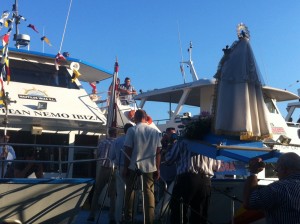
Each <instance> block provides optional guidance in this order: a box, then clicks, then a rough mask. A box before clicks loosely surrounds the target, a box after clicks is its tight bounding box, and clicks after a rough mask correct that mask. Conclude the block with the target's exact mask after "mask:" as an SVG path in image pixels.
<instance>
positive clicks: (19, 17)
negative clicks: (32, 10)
mask: <svg viewBox="0 0 300 224" xmlns="http://www.w3.org/2000/svg"><path fill="white" fill-rule="evenodd" d="M18 20H24V21H26V18H25V17H24V16H21V15H18Z"/></svg>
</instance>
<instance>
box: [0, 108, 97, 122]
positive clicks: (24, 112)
mask: <svg viewBox="0 0 300 224" xmlns="http://www.w3.org/2000/svg"><path fill="white" fill-rule="evenodd" d="M0 113H1V114H3V115H5V113H6V110H5V108H1V109H0ZM7 114H8V115H21V116H35V117H47V118H69V119H76V120H89V121H97V120H100V119H99V118H98V117H97V116H93V115H82V114H67V113H54V112H47V111H29V110H14V109H8V111H7Z"/></svg>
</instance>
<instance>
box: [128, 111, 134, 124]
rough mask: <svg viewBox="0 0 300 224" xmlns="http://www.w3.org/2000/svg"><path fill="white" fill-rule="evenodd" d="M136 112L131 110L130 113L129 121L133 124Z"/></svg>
mask: <svg viewBox="0 0 300 224" xmlns="http://www.w3.org/2000/svg"><path fill="white" fill-rule="evenodd" d="M134 114H135V110H131V111H129V112H128V119H129V120H130V121H132V122H133V118H134Z"/></svg>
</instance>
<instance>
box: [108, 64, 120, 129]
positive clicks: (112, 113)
mask: <svg viewBox="0 0 300 224" xmlns="http://www.w3.org/2000/svg"><path fill="white" fill-rule="evenodd" d="M118 72H119V63H118V58H116V62H115V66H114V75H113V81H112V84H111V85H112V88H111V92H110V100H109V106H108V113H107V134H108V129H109V128H111V127H114V128H115V127H117V113H116V89H115V88H116V82H117V79H118Z"/></svg>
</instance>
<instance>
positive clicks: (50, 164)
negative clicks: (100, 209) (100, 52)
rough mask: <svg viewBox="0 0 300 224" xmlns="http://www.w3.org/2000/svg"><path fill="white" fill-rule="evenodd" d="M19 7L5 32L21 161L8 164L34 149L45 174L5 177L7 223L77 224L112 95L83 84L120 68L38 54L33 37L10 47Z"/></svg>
mask: <svg viewBox="0 0 300 224" xmlns="http://www.w3.org/2000/svg"><path fill="white" fill-rule="evenodd" d="M13 9H15V11H14V12H13V13H12V15H13V17H11V18H10V17H2V19H3V18H5V19H10V21H11V23H10V26H9V27H8V29H5V28H4V27H3V28H2V30H1V32H4V35H3V36H2V39H3V47H2V48H1V50H2V52H3V53H2V55H1V65H2V66H1V71H2V72H1V80H0V81H1V84H0V85H1V91H0V92H1V93H0V96H1V97H0V104H1V105H0V132H1V133H2V135H3V134H4V135H7V134H9V136H10V142H9V143H7V142H4V143H1V146H2V145H7V144H9V145H11V146H12V147H13V148H14V150H15V152H16V155H17V159H15V160H11V161H6V162H3V161H2V162H1V164H5V165H6V164H7V162H11V163H12V164H15V163H20V162H24V161H23V160H22V159H21V157H25V154H26V153H25V151H26V150H34V151H35V152H36V154H37V158H36V159H35V160H27V162H30V163H39V164H43V171H44V175H43V176H44V177H43V178H42V179H36V178H2V179H1V180H0V185H1V191H0V195H1V199H0V222H1V223H4V222H10V221H11V222H12V221H15V222H20V223H51V224H52V223H71V222H73V221H74V219H75V218H76V215H77V214H78V212H79V211H80V210H81V208H82V206H83V205H84V203H85V202H86V199H87V198H88V196H89V193H90V192H91V189H92V186H93V184H94V178H93V177H94V175H95V174H94V172H95V170H96V169H95V166H96V160H94V159H93V158H94V150H95V148H96V146H97V144H98V140H99V138H101V137H103V136H105V135H106V132H107V117H106V116H107V111H106V110H105V109H103V108H102V109H101V108H99V107H98V106H97V102H99V101H101V100H102V101H105V99H104V98H106V94H107V92H106V91H105V93H103V99H100V96H95V92H92V93H88V92H87V91H86V90H85V89H84V88H83V85H82V82H87V83H95V82H98V81H101V80H105V79H111V78H112V77H113V73H112V72H110V71H107V70H105V69H103V68H100V67H98V66H95V65H92V64H90V63H88V62H86V61H84V60H81V59H76V58H72V57H70V56H69V55H68V54H64V55H63V53H60V52H59V53H58V54H56V55H52V54H47V53H41V52H35V51H31V50H30V49H29V44H30V36H28V35H26V34H20V33H16V34H15V35H14V37H15V38H14V40H15V42H14V43H15V47H16V48H14V47H9V46H10V45H11V44H9V43H10V41H9V40H10V36H12V35H11V32H12V28H13V27H12V26H13V25H15V26H18V25H19V23H20V17H19V15H18V11H17V10H16V9H17V0H16V1H15V4H14V7H13ZM1 22H5V21H3V20H1ZM1 24H2V23H1ZM16 30H18V29H16ZM26 48H27V49H26ZM8 62H9V63H8ZM2 167H3V166H2ZM1 173H3V174H4V170H3V169H2V172H1Z"/></svg>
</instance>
